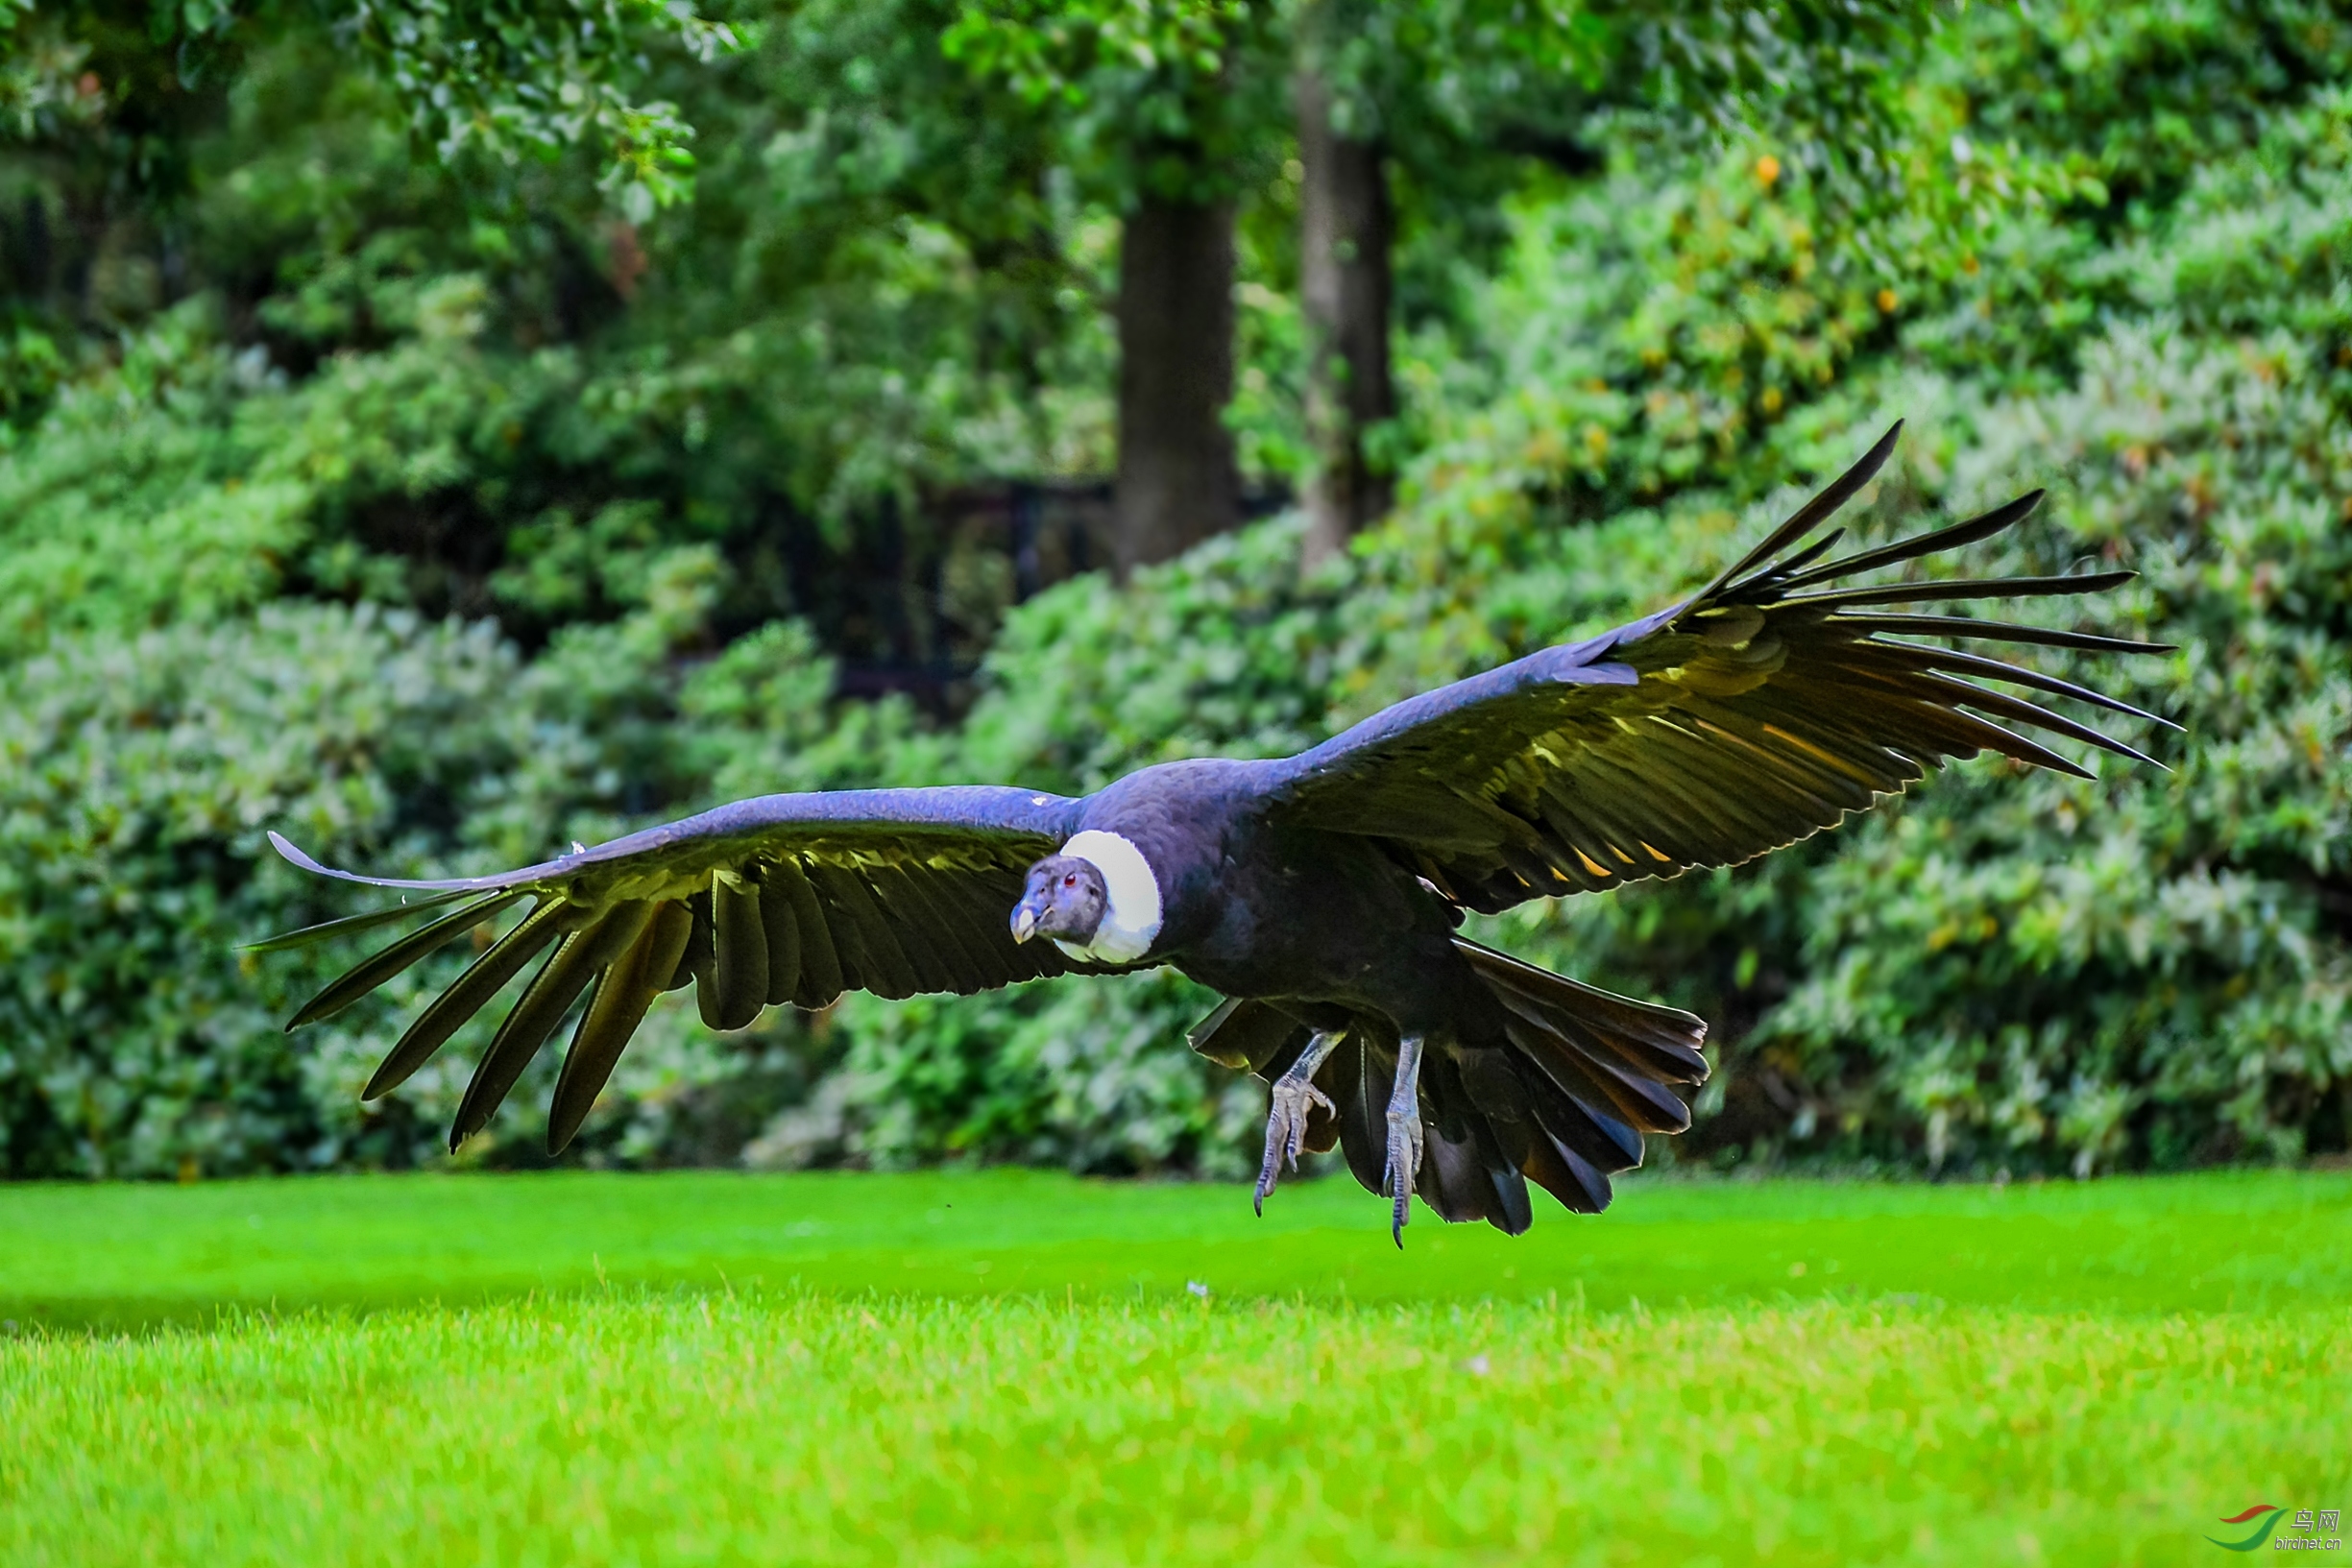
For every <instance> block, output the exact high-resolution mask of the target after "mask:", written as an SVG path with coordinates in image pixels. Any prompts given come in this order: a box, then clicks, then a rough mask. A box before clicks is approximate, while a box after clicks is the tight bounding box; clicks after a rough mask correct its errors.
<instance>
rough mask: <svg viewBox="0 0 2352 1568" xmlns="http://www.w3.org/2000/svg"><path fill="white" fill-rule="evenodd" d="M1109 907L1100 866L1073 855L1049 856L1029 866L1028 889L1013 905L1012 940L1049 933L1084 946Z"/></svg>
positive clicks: (1022, 939) (1092, 936)
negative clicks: (1018, 901)
mask: <svg viewBox="0 0 2352 1568" xmlns="http://www.w3.org/2000/svg"><path fill="white" fill-rule="evenodd" d="M1109 907H1110V890H1109V889H1108V888H1107V887H1105V886H1104V885H1103V871H1102V868H1101V867H1099V866H1097V865H1096V864H1095V863H1094V862H1093V861H1092V860H1087V859H1082V858H1080V857H1079V856H1075V855H1049V856H1046V857H1045V858H1044V859H1042V860H1040V861H1038V862H1037V863H1036V864H1035V865H1033V866H1031V867H1030V868H1029V889H1028V891H1027V892H1025V893H1023V894H1022V895H1021V902H1020V903H1018V904H1016V905H1013V906H1012V939H1013V940H1014V941H1016V942H1026V941H1028V940H1029V939H1030V938H1031V937H1032V936H1051V937H1054V938H1056V939H1057V940H1060V941H1063V942H1069V943H1072V944H1074V945H1076V946H1078V947H1084V946H1085V945H1086V944H1087V943H1089V942H1091V941H1093V940H1094V937H1095V932H1096V931H1098V930H1100V929H1102V926H1103V911H1104V910H1106V909H1108V908H1109Z"/></svg>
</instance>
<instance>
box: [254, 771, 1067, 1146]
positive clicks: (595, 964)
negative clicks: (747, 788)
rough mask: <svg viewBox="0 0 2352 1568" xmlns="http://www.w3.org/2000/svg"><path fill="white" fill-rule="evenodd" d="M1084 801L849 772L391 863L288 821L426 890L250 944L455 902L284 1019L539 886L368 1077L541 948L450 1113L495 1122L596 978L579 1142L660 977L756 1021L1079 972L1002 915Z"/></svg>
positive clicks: (402, 963)
mask: <svg viewBox="0 0 2352 1568" xmlns="http://www.w3.org/2000/svg"><path fill="white" fill-rule="evenodd" d="M1078 810H1079V802H1077V801H1074V800H1068V799H1065V798H1063V797H1061V796H1057V795H1039V794H1033V793H1031V792H1030V791H1028V790H1024V789H1000V788H992V787H986V786H962V787H954V788H941V789H871V790H848V791H842V792H839V793H835V794H811V795H768V796H764V797H762V798H761V799H758V800H747V801H739V802H737V803H736V804H734V805H732V806H723V807H720V808H718V809H717V810H715V811H706V812H704V813H703V814H702V815H700V816H695V817H688V818H686V819H685V820H684V821H681V822H673V823H669V824H667V825H666V826H663V827H659V828H649V829H647V830H646V831H644V832H638V833H631V834H630V835H628V836H627V837H625V838H617V839H614V840H613V841H612V842H611V843H608V844H600V845H598V846H597V847H596V848H594V849H590V850H580V851H576V852H574V853H573V854H570V855H567V856H563V857H562V858H560V859H555V860H549V861H547V862H546V864H544V865H536V866H526V867H524V868H523V869H522V870H521V871H510V872H507V873H505V874H504V875H502V876H497V877H471V878H458V879H452V880H443V881H397V880H389V879H385V878H378V877H361V876H357V875H355V874H353V873H352V872H348V871H333V870H329V869H328V868H327V867H325V866H322V865H320V864H319V863H318V862H317V861H315V860H313V859H311V858H310V857H309V856H306V855H304V854H303V852H302V851H300V850H298V849H296V848H295V847H294V846H293V845H291V844H289V843H287V842H286V841H285V840H284V839H283V838H280V837H279V835H278V834H276V833H272V834H270V841H271V842H272V843H273V844H275V845H277V846H278V851H279V854H281V855H283V856H285V857H286V858H287V859H289V860H291V861H293V862H294V863H295V864H296V865H298V866H301V867H302V868H303V869H304V870H305V871H313V872H316V873H318V874H319V875H321V876H324V877H334V878H339V879H341V880H345V881H354V882H364V883H366V884H368V885H370V886H373V887H387V888H397V889H400V890H401V891H403V892H406V893H410V894H422V895H424V896H423V897H417V898H412V899H411V900H410V901H409V902H406V903H404V904H402V905H400V906H398V907H395V908H390V909H382V910H377V911H376V912H374V913H372V914H364V915H357V916H354V917H352V918H351V919H349V920H338V921H331V922H329V923H327V924H326V925H323V926H313V927H311V928H309V929H307V930H301V931H295V932H292V933H290V934H288V935H285V936H280V937H276V938H273V939H272V940H270V941H267V942H262V943H259V944H256V948H257V950H258V951H261V952H272V951H276V950H278V949H281V948H289V947H296V946H300V945H302V944H303V943H307V942H315V941H321V940H324V939H327V938H329V937H334V936H342V935H348V934H352V933H355V932H358V931H362V930H368V929H374V928H376V927H378V926H386V925H390V924H392V923H394V922H396V921H400V920H404V919H408V918H411V917H413V916H415V915H417V914H419V913H421V912H425V911H439V912H438V913H437V914H436V916H435V918H434V919H433V920H432V921H431V922H429V923H428V924H426V925H424V926H422V927H420V928H418V929H415V930H413V931H411V932H409V933H408V934H407V935H405V936H403V937H401V938H400V940H399V941H397V942H394V943H393V944H392V945H391V946H389V947H387V948H385V949H384V950H383V951H381V952H380V953H376V954H375V955H374V956H373V957H370V958H368V959H367V960H366V961H364V962H363V963H361V964H359V965H358V966H357V967H356V968H354V969H352V971H351V972H350V973H349V974H347V975H345V976H344V977H342V978H341V979H339V980H337V981H335V982H334V983H333V984H332V985H330V986H328V987H327V989H326V990H324V991H322V992H320V993H319V994H318V995H317V996H316V997H314V998H312V999H311V1001H309V1003H308V1004H307V1005H305V1006H304V1007H303V1009H302V1010H301V1011H300V1012H298V1013H296V1014H295V1015H294V1018H293V1019H292V1021H291V1022H289V1023H288V1024H287V1025H286V1026H287V1027H288V1028H289V1029H291V1028H296V1027H299V1026H300V1025H304V1024H310V1023H315V1022H317V1021H318V1020H320V1019H323V1018H328V1017H331V1016H333V1015H334V1014H335V1013H338V1012H340V1011H342V1010H343V1009H344V1008H346V1007H348V1006H350V1005H351V1004H352V1002H354V1001H358V1000H359V999H360V998H361V997H363V996H366V995H367V994H368V993H369V992H370V991H373V990H375V989H376V987H377V986H379V985H381V984H383V983H384V982H385V981H386V980H388V979H390V978H392V977H394V976H396V975H398V974H400V973H401V972H402V971H403V970H405V969H407V968H408V967H409V966H410V965H412V964H414V963H416V962H417V961H418V960H419V959H421V958H423V957H424V956H425V954H427V953H432V952H435V951H436V950H438V949H440V948H442V947H444V946H446V945H448V944H449V943H450V942H453V941H455V940H456V939H457V938H459V937H461V936H464V935H466V934H467V933H469V932H471V931H473V930H474V929H477V928H479V927H480V926H482V925H483V924H484V923H486V922H489V921H492V920H495V919H497V918H498V917H499V916H501V915H503V914H505V913H506V912H507V911H508V910H509V909H511V908H513V907H515V906H517V905H523V906H524V910H523V914H522V917H521V920H519V921H517V922H516V923H515V924H514V925H513V926H512V927H511V928H509V929H507V930H506V932H505V934H504V935H502V936H500V937H498V939H497V940H496V941H495V942H492V943H491V944H490V946H489V947H488V949H487V950H485V951H484V952H483V953H482V954H481V956H480V957H478V958H476V959H475V960H474V962H473V966H472V967H471V968H469V969H468V970H467V971H466V972H465V973H464V974H463V975H461V976H460V977H458V978H457V980H456V981H455V982H454V983H453V984H451V985H450V987H449V989H448V990H447V991H445V992H443V993H442V994H441V996H440V997H439V998H438V999H437V1000H435V1001H433V1002H431V1003H430V1004H429V1005H427V1006H426V1007H425V1009H424V1012H422V1013H421V1014H419V1015H418V1016H417V1019H416V1021H415V1022H414V1023H412V1024H411V1025H409V1026H408V1031H407V1033H405V1034H403V1035H402V1036H401V1037H400V1043H399V1044H397V1045H395V1046H394V1047H393V1048H392V1053H391V1054H390V1055H389V1056H387V1057H385V1059H384V1063H383V1065H382V1066H381V1067H380V1068H378V1069H376V1075H375V1077H373V1078H371V1079H370V1080H369V1082H368V1087H367V1091H366V1096H367V1098H370V1099H374V1098H376V1097H377V1096H379V1095H383V1094H387V1093H389V1092H390V1091H391V1090H393V1089H394V1088H396V1087H398V1086H399V1085H400V1083H401V1082H402V1081H403V1080H404V1079H406V1078H407V1077H408V1075H409V1074H410V1073H414V1072H416V1070H417V1069H418V1068H420V1067H422V1066H424V1063H425V1062H426V1061H427V1060H429V1059H430V1058H431V1057H432V1055H433V1053H434V1052H435V1051H437V1050H439V1049H441V1047H442V1045H443V1044H444V1043H445V1042H447V1041H448V1040H449V1036H450V1035H451V1034H452V1033H454V1032H455V1031H456V1030H457V1028H458V1026H459V1025H462V1024H464V1023H465V1022H466V1020H467V1019H469V1018H471V1017H473V1015H474V1014H475V1013H477V1012H479V1011H480V1010H481V1009H482V1008H483V1007H484V1006H486V1005H488V1004H489V1003H490V1001H491V1000H492V999H493V998H494V997H496V996H497V993H498V992H499V990H500V989H501V988H503V987H504V986H505V985H506V983H507V982H508V981H509V980H511V979H513V978H514V977H515V976H517V975H518V974H520V973H521V971H522V970H523V968H524V967H525V966H526V965H528V964H530V963H531V961H532V960H533V959H536V958H540V957H541V955H542V954H543V953H544V954H546V957H545V959H544V961H543V962H541V964H540V966H539V969H538V972H537V973H536V974H535V975H534V976H533V977H532V978H531V980H530V981H529V983H528V984H526V985H525V986H524V987H523V989H522V993H521V997H520V998H519V999H518V1000H517V1001H516V1002H515V1004H514V1007H513V1008H512V1010H511V1011H509V1012H508V1013H507V1015H506V1017H505V1019H504V1021H503V1022H501V1023H500V1024H499V1025H498V1029H497V1034H496V1036H495V1037H494V1038H493V1039H492V1040H491V1043H490V1049H488V1050H487V1051H486V1052H484V1054H483V1056H482V1060H481V1062H480V1064H479V1065H478V1066H476V1067H475V1069H474V1073H473V1082H472V1084H471V1085H469V1086H468V1088H467V1090H466V1095H465V1098H464V1100H463V1101H462V1102H461V1103H460V1105H459V1107H458V1112H457V1121H456V1122H455V1124H454V1125H453V1126H452V1127H451V1129H450V1133H449V1146H450V1147H451V1148H454V1147H456V1146H457V1145H458V1144H460V1143H462V1142H463V1141H464V1140H465V1139H467V1138H469V1137H471V1136H473V1133H475V1132H477V1131H478V1130H480V1129H481V1127H482V1126H483V1125H484V1124H485V1123H486V1122H489V1120H490V1118H491V1114H492V1113H493V1112H495V1111H496V1110H497V1108H498V1104H499V1102H500V1101H501V1100H503V1099H504V1098H506V1094H507V1091H508V1090H510V1089H512V1088H513V1087H514V1085H515V1081H516V1079H518V1078H519V1077H521V1075H522V1070H523V1068H524V1067H526V1066H527V1065H528V1064H529V1063H530V1060H531V1058H532V1057H533V1056H535V1055H537V1054H538V1053H539V1049H540V1048H541V1047H542V1046H543V1045H545V1044H546V1041H547V1037H548V1036H549V1035H550V1034H552V1033H553V1032H554V1030H555V1027H556V1025H558V1024H560V1023H562V1022H563V1020H564V1017H565V1015H566V1014H567V1013H569V1012H570V1010H571V1007H572V1005H573V1003H574V1002H576V1001H578V1000H579V999H580V997H581V995H582V994H583V993H585V994H586V995H587V996H588V999H589V1001H588V1005H587V1007H586V1009H585V1010H584V1011H583V1012H582V1013H581V1015H580V1021H579V1025H578V1026H577V1027H576V1028H575V1029H574V1030H573V1032H572V1036H571V1048H570V1051H569V1052H568V1053H567V1054H566V1056H565V1058H564V1066H563V1071H562V1073H561V1074H560V1075H559V1077H558V1078H557V1081H556V1088H555V1103H554V1107H553V1109H552V1110H551V1111H550V1113H549V1115H548V1123H547V1144H548V1148H549V1151H550V1152H554V1151H558V1150H560V1149H562V1148H563V1147H564V1146H565V1145H567V1144H569V1143H570V1141H571V1137H572V1134H574V1133H575V1132H577V1131H578V1130H579V1126H580V1122H581V1121H582V1119H583V1118H585V1117H586V1116H587V1114H588V1109H589V1107H590V1106H591V1105H592V1104H593V1103H594V1101H595V1098H596V1095H597V1093H598V1091H600V1090H601V1089H602V1088H603V1087H604V1083H605V1079H606V1078H607V1077H608V1076H610V1075H611V1073H612V1071H613V1064H614V1063H615V1062H616V1061H617V1060H618V1059H619V1056H620V1051H621V1048H622V1047H624V1046H626V1045H627V1044H628V1042H629V1037H630V1035H632V1034H633V1033H635V1032H636V1029H637V1026H638V1025H639V1024H640V1023H641V1022H643V1019H644V1016H645V1012H646V1009H647V1008H649V1007H651V1006H652V1004H653V1000H654V998H655V997H657V996H659V995H660V994H661V993H663V992H664V991H674V990H676V989H678V988H680V987H682V986H685V985H687V984H689V983H691V984H692V985H693V987H694V995H695V1000H696V1001H697V1002H698V1003H699V1004H700V1006H701V1009H702V1018H703V1022H704V1023H706V1024H708V1025H711V1026H712V1027H714V1028H722V1029H733V1028H741V1027H742V1026H743V1025H747V1024H749V1023H750V1022H751V1021H752V1020H753V1019H754V1018H755V1017H757V1016H758V1015H759V1012H760V1009H761V1008H762V1007H763V1006H764V1005H766V1004H767V1003H769V1002H783V1001H790V1002H793V1003H796V1004H797V1005H799V1006H802V1007H809V1008H815V1007H822V1006H825V1005H826V1004H827V1003H829V1002H831V1001H833V1000H834V999H835V998H837V997H838V996H839V995H840V994H841V993H842V992H843V991H847V990H865V991H872V992H874V993H875V994H876V995H878V996H885V997H905V996H910V995H912V994H913V993H915V992H917V991H958V992H972V991H984V990H988V989H991V988H993V987H996V986H1000V985H1006V984H1010V983H1011V982H1012V981H1015V980H1025V979H1032V978H1035V977H1039V976H1043V975H1058V974H1063V973H1066V972H1067V971H1068V970H1069V969H1070V968H1071V966H1070V964H1069V963H1068V962H1067V961H1066V960H1065V959H1064V958H1063V956H1062V954H1061V953H1060V951H1059V950H1058V949H1056V948H1055V946H1054V944H1052V943H1051V942H1032V943H1027V944H1016V943H1015V942H1014V941H1013V939H1012V934H1011V931H1010V930H1009V929H1007V924H1006V918H1007V916H1008V915H1009V914H1010V912H1011V910H1012V906H1013V905H1015V904H1016V903H1018V902H1019V900H1020V897H1021V889H1022V884H1023V878H1024V874H1025V872H1026V871H1027V869H1028V867H1029V866H1030V865H1031V863H1032V862H1033V861H1036V860H1038V859H1040V858H1042V857H1043V856H1048V855H1051V854H1053V853H1054V851H1055V849H1056V848H1058V847H1059V846H1060V844H1061V843H1062V841H1063V840H1064V839H1066V838H1067V837H1068V836H1069V835H1070V832H1072V831H1073V827H1074V824H1075V820H1076V817H1077V814H1078Z"/></svg>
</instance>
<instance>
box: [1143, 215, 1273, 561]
mask: <svg viewBox="0 0 2352 1568" xmlns="http://www.w3.org/2000/svg"><path fill="white" fill-rule="evenodd" d="M1232 397H1233V205H1232V204H1231V203H1230V202H1217V203H1211V204H1201V203H1197V202H1176V201H1169V200H1167V199H1165V198H1162V197H1157V196H1146V197H1144V198H1143V201H1142V204H1141V205H1139V206H1138V207H1137V208H1136V209H1135V211H1134V212H1133V213H1132V214H1130V215H1129V216H1128V220H1127V224H1126V228H1125V232H1124V234H1123V236H1122V238H1121V241H1120V251H1119V485H1118V495H1117V498H1116V500H1115V502H1114V516H1113V528H1114V530H1115V535H1116V548H1117V566H1118V569H1119V574H1120V575H1121V576H1122V577H1124V576H1126V575H1127V574H1128V572H1129V571H1131V570H1133V569H1134V568H1135V567H1143V566H1149V565H1151V564H1152V562H1155V561H1165V560H1167V559H1169V558H1170V557H1171V556H1176V555H1180V554H1182V553H1183V552H1184V551H1185V550H1187V549H1189V548H1190V547H1191V546H1193V545H1195V544H1197V543H1200V541H1202V540H1204V539H1206V538H1208V537H1209V536H1210V535H1212V534H1221V533H1224V532H1225V531H1226V530H1227V529H1229V528H1231V527H1232V526H1233V525H1234V524H1235V522H1237V521H1238V520H1240V490H1241V485H1240V481H1239V478H1238V476H1237V474H1236V473H1235V470H1234V467H1233V437H1232V433H1231V432H1230V431H1228V430H1226V428H1225V424H1224V409H1225V404H1226V403H1227V402H1229V401H1231V400H1232Z"/></svg>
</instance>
